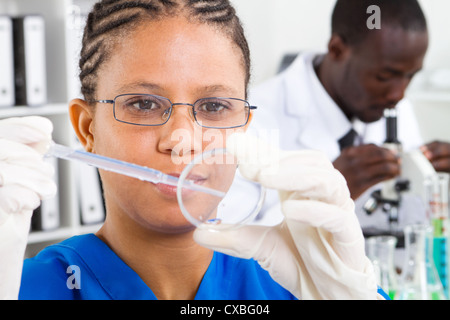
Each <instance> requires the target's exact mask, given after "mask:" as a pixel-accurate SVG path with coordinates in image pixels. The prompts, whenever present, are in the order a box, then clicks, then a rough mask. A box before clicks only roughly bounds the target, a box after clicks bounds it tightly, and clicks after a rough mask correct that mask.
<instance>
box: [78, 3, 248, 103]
mask: <svg viewBox="0 0 450 320" xmlns="http://www.w3.org/2000/svg"><path fill="white" fill-rule="evenodd" d="M177 14H184V15H185V16H186V18H187V19H190V21H198V22H201V23H207V24H210V25H212V26H215V27H217V28H218V29H219V30H221V31H222V32H224V33H225V35H226V36H228V37H229V38H230V39H231V40H232V41H233V42H234V43H235V44H236V45H237V46H238V47H239V48H240V49H241V51H242V55H243V65H244V67H245V72H246V86H248V83H249V80H250V51H249V47H248V43H247V40H246V38H245V35H244V30H243V28H242V25H241V22H240V20H239V18H238V17H237V15H236V11H235V9H234V8H233V7H232V5H231V4H230V2H229V0H131V1H130V0H101V1H99V2H97V3H96V4H95V5H94V7H93V9H92V11H91V12H90V13H89V15H88V18H87V21H86V26H85V29H84V34H83V40H82V49H81V55H80V61H79V67H80V74H79V77H80V81H81V93H82V94H83V96H84V98H85V100H86V101H88V102H89V101H94V100H95V94H96V83H97V76H98V75H97V71H98V69H99V68H100V66H101V65H102V64H103V63H104V62H105V61H107V59H108V58H109V56H110V54H111V52H112V51H113V48H114V45H115V43H116V42H117V41H118V39H120V38H122V37H124V36H125V35H127V34H128V33H129V32H131V31H133V30H135V29H136V28H137V26H139V25H140V24H141V23H142V22H143V21H149V20H157V19H161V18H164V17H168V16H175V15H177Z"/></svg>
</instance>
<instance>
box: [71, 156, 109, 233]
mask: <svg viewBox="0 0 450 320" xmlns="http://www.w3.org/2000/svg"><path fill="white" fill-rule="evenodd" d="M75 166H76V170H77V172H76V175H77V186H78V195H79V197H80V198H79V203H80V211H81V212H80V213H81V224H83V225H85V224H94V223H100V222H102V221H103V220H104V219H105V207H104V204H103V197H102V189H101V185H100V177H99V175H98V170H97V168H95V167H91V166H88V165H85V164H81V163H76V164H75Z"/></svg>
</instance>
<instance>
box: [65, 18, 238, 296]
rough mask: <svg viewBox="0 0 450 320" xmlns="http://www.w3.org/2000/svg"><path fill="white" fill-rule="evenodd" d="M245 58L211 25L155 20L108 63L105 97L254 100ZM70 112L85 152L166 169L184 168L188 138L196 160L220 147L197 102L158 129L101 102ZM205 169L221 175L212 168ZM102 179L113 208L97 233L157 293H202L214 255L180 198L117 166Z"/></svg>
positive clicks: (101, 94)
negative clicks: (176, 156) (196, 110)
mask: <svg viewBox="0 0 450 320" xmlns="http://www.w3.org/2000/svg"><path fill="white" fill-rule="evenodd" d="M242 60H243V59H242V53H241V52H240V50H239V48H237V47H236V46H235V45H234V44H233V42H232V41H231V40H230V39H229V38H227V37H226V36H225V35H224V34H222V33H220V32H219V31H217V30H216V29H215V28H212V27H210V26H208V25H206V24H196V23H192V22H188V21H187V20H186V19H185V18H183V17H173V18H165V19H162V20H159V21H153V22H148V21H146V22H145V24H143V25H141V26H140V27H139V28H138V29H137V30H136V31H134V32H133V33H132V34H131V35H130V36H129V37H127V38H126V39H123V40H122V41H121V42H120V43H119V44H118V45H117V46H116V47H115V49H114V53H113V54H112V56H111V58H110V59H109V60H108V61H106V62H105V63H104V64H103V65H102V66H101V69H100V70H99V73H98V82H97V97H96V98H97V99H113V98H114V97H115V96H116V95H118V94H123V93H151V94H157V95H160V96H164V97H167V98H169V99H170V100H171V101H173V102H186V103H193V102H194V101H196V100H197V99H199V98H205V97H212V96H226V97H235V98H240V99H245V92H246V84H245V70H244V68H243V65H242ZM70 116H71V121H72V124H73V126H74V129H75V132H76V133H77V136H78V138H79V139H80V141H81V143H82V144H83V145H84V147H85V149H86V150H88V151H91V152H95V153H98V154H103V155H107V156H111V157H113V158H117V159H121V160H125V161H129V162H133V163H137V164H140V165H144V166H149V167H152V168H155V169H158V170H161V171H163V172H165V173H180V172H181V170H182V169H183V167H184V165H179V164H176V163H174V161H172V151H173V150H174V148H175V147H176V146H177V145H178V147H179V146H180V143H181V144H184V145H183V150H187V152H185V153H184V154H181V155H180V157H186V158H188V159H190V158H191V157H192V156H193V155H195V154H197V153H199V152H202V151H203V150H204V149H205V148H206V147H208V148H211V141H209V140H208V141H206V142H205V141H204V139H202V132H203V131H201V129H199V126H198V125H196V124H195V123H194V122H193V119H192V116H191V115H190V112H189V107H188V106H177V107H175V109H174V111H173V113H172V116H171V118H170V119H169V121H168V122H167V123H166V124H164V125H163V126H158V127H140V126H135V125H130V124H125V123H120V122H118V121H116V120H115V119H114V117H113V114H112V105H109V104H96V105H95V107H94V108H92V107H91V106H89V105H88V104H87V103H86V102H85V101H83V100H80V99H76V100H73V101H72V102H71V103H70ZM177 129H182V130H185V132H188V133H190V136H191V137H194V138H193V139H186V140H184V141H182V142H180V140H178V139H174V138H173V137H172V133H173V132H174V131H175V130H177ZM194 130H200V135H199V134H198V131H197V132H196V133H197V135H194ZM225 131H226V130H224V132H223V133H224V134H225ZM188 140H190V141H188ZM217 143H223V141H217ZM221 147H223V145H222V146H221ZM205 175H207V176H208V179H210V180H217V177H215V176H214V175H213V173H211V172H206V173H205ZM101 176H102V182H103V186H104V195H105V201H106V207H107V212H108V214H107V216H106V221H105V223H104V225H103V227H102V228H101V229H100V230H99V231H98V233H97V236H98V237H100V238H101V239H102V240H103V241H104V242H105V243H107V244H108V246H109V247H110V248H111V249H112V250H113V251H114V252H115V253H116V254H117V255H118V256H119V257H121V259H122V260H123V261H124V262H125V263H126V264H127V265H129V266H130V267H131V268H132V269H133V270H134V271H135V272H136V273H137V274H138V275H139V276H140V277H141V278H142V280H143V281H144V282H145V283H146V284H147V285H148V286H149V287H150V288H151V289H152V291H153V293H154V294H155V295H156V297H157V298H158V299H193V298H194V297H195V294H196V292H197V289H198V286H199V284H200V282H201V280H202V277H203V275H204V273H205V271H206V270H207V268H208V266H209V263H210V262H211V259H212V251H210V250H208V249H205V248H203V247H201V246H199V245H198V244H197V243H195V242H194V240H193V237H192V233H193V231H194V226H192V225H191V224H190V223H189V222H187V221H186V220H185V219H184V217H183V216H182V215H181V213H180V211H179V208H178V203H177V201H176V198H175V197H173V196H168V195H167V194H163V193H161V192H160V191H159V190H157V189H156V187H155V186H154V185H152V184H150V183H148V182H142V181H139V180H137V179H132V178H128V177H125V176H121V175H118V174H114V173H111V172H103V171H102V172H101Z"/></svg>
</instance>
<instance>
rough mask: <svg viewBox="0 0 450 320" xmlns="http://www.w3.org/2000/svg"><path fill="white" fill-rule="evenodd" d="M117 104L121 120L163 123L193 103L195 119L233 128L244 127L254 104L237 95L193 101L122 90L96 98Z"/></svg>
mask: <svg viewBox="0 0 450 320" xmlns="http://www.w3.org/2000/svg"><path fill="white" fill-rule="evenodd" d="M95 102H99V103H111V104H112V105H113V112H114V118H115V119H116V120H117V121H120V122H124V123H129V124H134V125H138V126H161V125H163V124H165V123H166V122H167V121H169V118H170V116H171V115H172V110H173V107H174V106H179V105H187V106H191V107H192V108H191V110H190V114H191V116H193V118H194V120H195V122H196V123H197V124H199V125H200V126H202V127H205V128H215V129H230V128H238V127H243V126H245V125H246V124H247V122H248V119H249V117H250V110H255V109H256V108H257V107H255V106H251V105H250V104H249V103H248V102H247V101H245V100H241V99H236V98H203V99H199V100H197V101H195V102H194V104H190V103H172V102H171V101H170V100H169V99H167V98H164V97H160V96H157V95H153V94H121V95H118V96H117V97H115V98H114V100H95Z"/></svg>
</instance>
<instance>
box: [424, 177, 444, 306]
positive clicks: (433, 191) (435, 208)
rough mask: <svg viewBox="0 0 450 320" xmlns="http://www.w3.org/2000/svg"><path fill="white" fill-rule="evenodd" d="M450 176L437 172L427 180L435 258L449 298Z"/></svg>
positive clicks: (426, 187) (426, 188)
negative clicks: (449, 197) (449, 194)
mask: <svg viewBox="0 0 450 320" xmlns="http://www.w3.org/2000/svg"><path fill="white" fill-rule="evenodd" d="M449 177H450V175H449V174H447V173H437V174H436V175H434V176H431V177H428V178H427V179H426V180H425V190H426V195H427V201H428V211H429V218H430V221H431V225H432V226H433V259H434V263H435V265H436V269H437V272H438V274H439V278H440V279H441V282H442V286H443V288H444V293H445V295H446V296H447V299H449V298H450V278H449V271H450V264H449V237H450V220H449V208H448V192H449Z"/></svg>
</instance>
